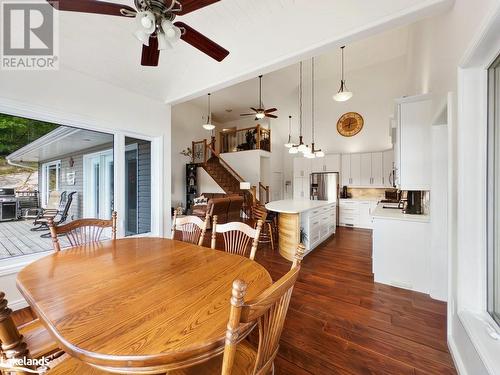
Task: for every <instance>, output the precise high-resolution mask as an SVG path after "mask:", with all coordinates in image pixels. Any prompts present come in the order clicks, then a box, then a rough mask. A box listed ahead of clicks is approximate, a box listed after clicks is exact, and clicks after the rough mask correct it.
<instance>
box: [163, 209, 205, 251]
mask: <svg viewBox="0 0 500 375" xmlns="http://www.w3.org/2000/svg"><path fill="white" fill-rule="evenodd" d="M209 220H210V214H208V213H207V215H206V216H205V221H203V220H201V219H200V218H199V217H198V216H185V217H177V212H176V213H174V219H173V220H172V239H175V231H176V230H178V231H180V232H182V241H183V242H189V243H192V244H195V245H199V246H202V245H203V240H204V239H205V233H206V231H207V226H208V222H209Z"/></svg>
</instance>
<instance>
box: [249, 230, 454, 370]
mask: <svg viewBox="0 0 500 375" xmlns="http://www.w3.org/2000/svg"><path fill="white" fill-rule="evenodd" d="M371 241H372V239H371V231H370V230H361V229H350V228H338V231H337V234H336V236H335V237H331V238H330V239H329V240H328V241H326V242H325V243H324V244H323V245H321V246H320V247H318V248H317V249H315V250H314V251H313V252H312V253H311V254H309V255H308V256H307V257H306V258H305V259H304V262H303V265H302V269H301V274H300V276H299V280H298V282H297V284H296V286H295V289H294V293H293V296H292V301H291V305H290V310H289V311H288V315H287V321H286V323H285V329H284V332H283V335H282V339H281V346H280V352H279V358H278V359H277V361H276V373H277V374H288V375H293V374H300V375H303V374H342V375H344V374H398V375H401V374H412V375H423V374H440V375H442V374H456V371H455V369H454V365H453V361H452V359H451V356H450V354H449V352H448V348H447V345H446V304H445V303H442V302H439V301H435V300H433V299H431V298H430V297H429V296H427V295H424V294H421V293H416V292H411V291H407V290H404V289H399V288H394V287H391V286H387V285H383V284H378V283H374V282H373V275H372V272H371V270H372V262H371ZM256 260H257V261H258V262H260V263H261V264H263V265H264V266H265V267H266V268H267V269H268V271H269V272H270V273H271V276H272V277H273V279H275V280H276V279H277V278H279V277H280V276H281V275H283V274H284V273H285V272H286V271H287V270H288V269H289V267H290V265H289V262H287V261H286V260H285V259H283V258H282V257H281V256H279V255H278V253H277V252H272V251H271V250H270V249H268V248H262V249H259V250H258V251H257V256H256Z"/></svg>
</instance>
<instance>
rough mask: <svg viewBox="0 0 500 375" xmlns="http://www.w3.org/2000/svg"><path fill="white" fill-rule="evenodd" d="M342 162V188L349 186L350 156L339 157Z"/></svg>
mask: <svg viewBox="0 0 500 375" xmlns="http://www.w3.org/2000/svg"><path fill="white" fill-rule="evenodd" d="M341 160H342V170H341V174H342V186H349V185H351V155H349V154H343V155H342V156H341Z"/></svg>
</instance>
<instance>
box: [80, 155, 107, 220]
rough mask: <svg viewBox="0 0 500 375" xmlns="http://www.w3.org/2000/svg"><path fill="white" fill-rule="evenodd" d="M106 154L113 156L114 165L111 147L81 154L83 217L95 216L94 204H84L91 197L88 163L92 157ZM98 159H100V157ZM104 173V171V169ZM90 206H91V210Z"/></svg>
mask: <svg viewBox="0 0 500 375" xmlns="http://www.w3.org/2000/svg"><path fill="white" fill-rule="evenodd" d="M108 155H111V156H113V165H114V154H113V149H112V148H110V149H106V150H102V151H97V152H92V153H90V154H85V155H83V172H82V174H83V175H82V179H83V181H82V185H83V202H84V204H83V217H94V216H95V215H94V213H95V207H94V205H93V204H92V205H88V204H86V202H88V201H89V200H88V199H89V198H91V197H90V196H89V194H90V193H91V190H92V187H91V184H90V178H89V172H90V171H91V170H90V169H89V163H90V161H91V160H92V159H93V158H95V157H97V156H99V157H101V158H102V157H105V156H108ZM100 161H102V159H101V160H100ZM113 172H114V171H113ZM104 173H106V171H104ZM113 179H114V176H113ZM110 192H111V191H110ZM99 199H101V197H99ZM110 203H111V202H110ZM90 208H92V210H91V209H90ZM99 219H106V218H101V217H99ZM108 219H109V218H108Z"/></svg>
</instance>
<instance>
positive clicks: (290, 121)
mask: <svg viewBox="0 0 500 375" xmlns="http://www.w3.org/2000/svg"><path fill="white" fill-rule="evenodd" d="M293 146H294V144H293V143H292V116H288V142H287V143H285V147H286V148H292V147H293Z"/></svg>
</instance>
